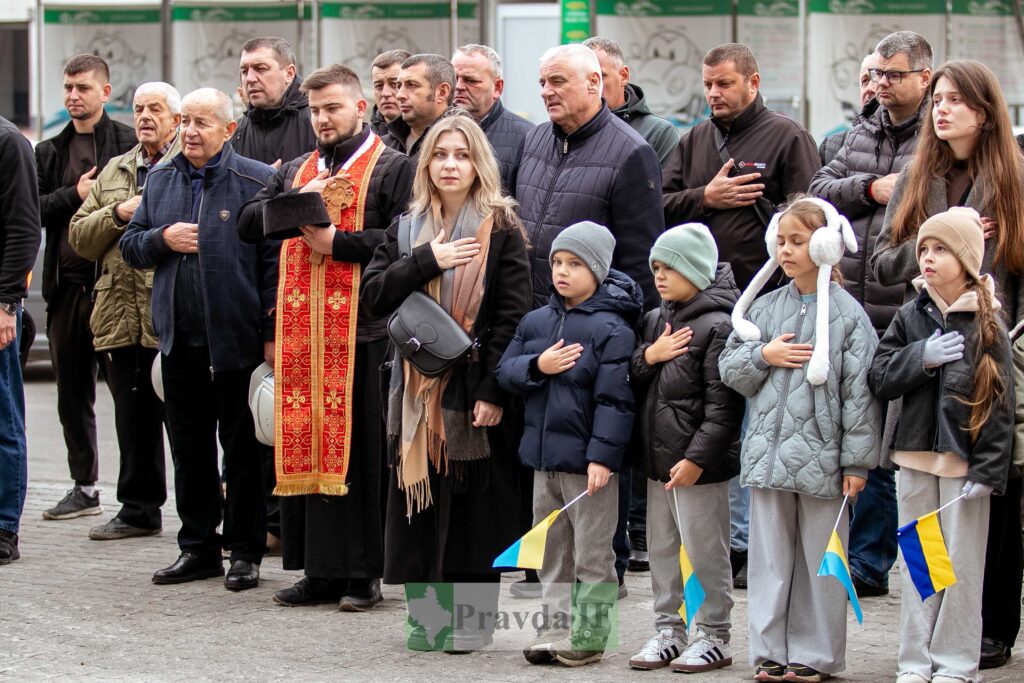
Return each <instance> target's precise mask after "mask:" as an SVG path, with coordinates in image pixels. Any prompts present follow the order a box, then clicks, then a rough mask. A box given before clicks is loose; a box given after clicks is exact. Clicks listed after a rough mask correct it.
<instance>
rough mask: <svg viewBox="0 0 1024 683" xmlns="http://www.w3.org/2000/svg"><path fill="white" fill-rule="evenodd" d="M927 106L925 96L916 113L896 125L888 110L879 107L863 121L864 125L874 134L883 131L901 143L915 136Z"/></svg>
mask: <svg viewBox="0 0 1024 683" xmlns="http://www.w3.org/2000/svg"><path fill="white" fill-rule="evenodd" d="M929 106H931V105H930V103H929V101H928V97H927V96H925V97H924V98H922V99H921V106H920V107H918V108H917V111H916V112H914V113H913V114H912V115H911V116H908V117H907V119H906V120H905V121H900V122H899V123H896V124H894V123H893V122H892V118H891V117H890V116H889V110H888V109H886V108H885V107H882V106H879V107H878V108H877V109H875V111H874V113H873V114H871V116H869V117H867V118H866V119H864V124H865V125H866V126H867V127H868V128H869V129H870V130H871V131H872V132H874V133H877V132H878V131H880V130H884V131H885V132H886V133H887V134H889V135H892V136H894V137H895V138H896V139H898V140H901V141H902V140H904V139H907V138H910V137H913V136H915V135H917V131H918V128H920V126H921V121H922V120H924V114H925V112H926V111H927V110H928V107H929Z"/></svg>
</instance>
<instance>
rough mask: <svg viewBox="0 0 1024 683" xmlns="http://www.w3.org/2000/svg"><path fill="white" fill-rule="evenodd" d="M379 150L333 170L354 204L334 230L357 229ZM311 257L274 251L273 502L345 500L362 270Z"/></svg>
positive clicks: (311, 163)
mask: <svg viewBox="0 0 1024 683" xmlns="http://www.w3.org/2000/svg"><path fill="white" fill-rule="evenodd" d="M371 135H372V133H371ZM383 146H384V145H383V143H382V142H381V140H380V138H378V137H376V136H374V141H373V144H372V145H371V146H370V147H369V149H367V150H366V151H365V152H364V153H363V154H362V155H361V156H360V157H359V158H358V159H357V160H356V161H354V162H353V163H352V165H351V166H350V167H349V168H348V170H347V171H342V170H339V172H338V175H341V174H343V173H347V176H348V181H349V182H350V183H351V184H352V186H353V189H354V191H355V195H354V196H355V201H354V202H353V203H352V206H349V207H347V208H343V209H341V212H340V220H339V221H338V222H337V223H336V224H335V226H336V227H337V229H338V230H343V231H345V232H358V231H361V230H362V229H363V207H364V206H365V202H366V192H367V188H368V186H369V180H370V174H371V173H372V172H373V168H374V166H375V165H376V163H377V159H378V158H379V157H380V154H381V150H382V148H383ZM319 158H320V155H319V153H318V152H317V151H314V152H313V153H312V154H311V155H310V156H309V158H308V159H306V161H305V163H303V165H302V167H301V168H300V169H299V172H298V173H297V174H296V176H295V183H294V187H302V186H304V185H306V184H307V183H309V182H310V181H311V180H313V178H315V177H316V176H317V173H318V171H317V164H318V162H319ZM329 213H330V212H329ZM318 256H319V255H318V254H315V253H314V252H313V250H312V249H310V248H309V246H307V245H306V243H305V242H304V241H303V240H301V239H288V240H285V241H284V242H283V243H282V245H281V259H280V266H279V280H278V287H277V335H276V343H275V345H274V355H275V358H274V384H275V390H274V401H275V412H274V431H275V434H274V443H275V448H274V466H275V469H276V471H277V486H276V487H275V488H274V495H278V496H298V495H305V494H311V493H320V494H326V495H337V496H343V495H345V494H346V493H348V485H347V484H346V476H347V474H348V466H349V457H350V453H349V451H350V448H351V444H352V428H353V424H352V420H353V415H352V402H353V396H352V375H353V373H354V371H355V354H356V319H357V311H358V299H359V276H360V271H361V266H360V265H359V264H358V263H345V262H342V261H335V260H333V259H332V258H330V257H329V256H328V257H323V258H318ZM371 379H372V378H371ZM366 455H367V456H370V457H379V456H377V454H366Z"/></svg>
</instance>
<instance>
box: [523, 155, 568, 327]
mask: <svg viewBox="0 0 1024 683" xmlns="http://www.w3.org/2000/svg"><path fill="white" fill-rule="evenodd" d="M568 158H569V138H568V137H566V138H565V140H563V141H562V158H561V159H559V160H558V167H557V168H555V175H554V176H553V177H552V179H551V184H550V185H548V193H547V194H546V195H545V196H544V203H543V204H541V207H540V213H539V214H538V216H537V225H536V226H534V228H533V234H531V235H530V243H531V244H537V237H538V236H539V233H540V231H541V230H543V229H544V217H545V216H547V215H548V204H550V203H551V195H552V194H554V192H555V183H556V182H558V176H560V175H562V167H563V166H565V162H566V160H567V159H568ZM556 341H557V340H556Z"/></svg>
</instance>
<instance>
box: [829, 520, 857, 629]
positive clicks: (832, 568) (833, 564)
mask: <svg viewBox="0 0 1024 683" xmlns="http://www.w3.org/2000/svg"><path fill="white" fill-rule="evenodd" d="M818 576H834V577H836V578H837V579H839V583H841V584H843V588H845V589H846V593H847V595H849V596H850V604H851V605H853V613H854V614H855V615H856V616H857V623H858V624H863V623H864V615H863V613H861V611H860V600H858V599H857V591H856V590H854V588H853V578H852V577H851V576H850V564H849V563H848V562H847V561H846V552H845V551H844V550H843V542H842V541H841V540H840V539H839V532H837V531H836V530H835V529H833V530H832V538H830V539H829V540H828V546H827V547H826V548H825V557H823V558H821V566H820V567H818Z"/></svg>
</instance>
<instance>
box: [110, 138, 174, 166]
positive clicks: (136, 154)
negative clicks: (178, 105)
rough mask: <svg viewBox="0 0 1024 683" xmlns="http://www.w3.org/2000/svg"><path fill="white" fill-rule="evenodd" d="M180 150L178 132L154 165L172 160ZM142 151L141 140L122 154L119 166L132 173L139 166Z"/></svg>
mask: <svg viewBox="0 0 1024 683" xmlns="http://www.w3.org/2000/svg"><path fill="white" fill-rule="evenodd" d="M180 151H181V133H180V132H178V133H176V134H175V135H174V138H173V139H172V140H171V141H170V143H168V145H167V146H166V151H165V152H164V154H163V156H161V157H160V160H159V161H157V162H156V163H155V164H153V166H154V167H156V166H159V165H160V164H162V163H164V162H165V161H170V160H171V159H173V158H174V156H175V155H177V154H178V152H180ZM142 153H143V152H142V143H141V142H140V143H138V144H137V145H135V146H134V147H132V148H131V149H130V150H128V151H127V152H126V153H124V154H122V155H121V161H119V162H118V164H117V165H118V168H122V169H124V170H126V171H131V172H132V173H134V172H135V170H136V169H137V168H138V165H139V158H140V155H141V154H142Z"/></svg>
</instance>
